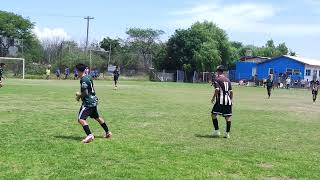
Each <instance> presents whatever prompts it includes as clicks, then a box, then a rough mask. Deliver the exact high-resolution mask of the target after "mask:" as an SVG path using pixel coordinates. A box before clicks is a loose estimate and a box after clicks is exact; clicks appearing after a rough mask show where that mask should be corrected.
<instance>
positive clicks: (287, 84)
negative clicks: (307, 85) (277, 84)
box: [286, 77, 291, 89]
mask: <svg viewBox="0 0 320 180" xmlns="http://www.w3.org/2000/svg"><path fill="white" fill-rule="evenodd" d="M290 85H291V78H290V77H288V78H287V79H286V89H289V88H290Z"/></svg>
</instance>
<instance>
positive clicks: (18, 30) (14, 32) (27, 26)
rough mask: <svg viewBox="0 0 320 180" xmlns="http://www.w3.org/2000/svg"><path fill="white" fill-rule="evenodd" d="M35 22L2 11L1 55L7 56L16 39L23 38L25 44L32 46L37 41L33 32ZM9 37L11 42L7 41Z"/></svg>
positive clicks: (0, 20) (0, 31)
mask: <svg viewBox="0 0 320 180" xmlns="http://www.w3.org/2000/svg"><path fill="white" fill-rule="evenodd" d="M33 27H34V24H33V23H32V22H31V21H30V20H29V19H25V18H23V17H22V16H20V15H17V14H14V13H10V12H6V11H0V37H2V38H0V53H1V54H0V55H1V56H7V54H8V48H9V47H10V46H12V45H14V39H19V40H23V46H26V47H28V46H31V45H32V44H34V43H35V37H34V35H33V34H32V29H33ZM5 39H9V43H8V42H7V41H5Z"/></svg>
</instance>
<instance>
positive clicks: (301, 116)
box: [0, 79, 320, 179]
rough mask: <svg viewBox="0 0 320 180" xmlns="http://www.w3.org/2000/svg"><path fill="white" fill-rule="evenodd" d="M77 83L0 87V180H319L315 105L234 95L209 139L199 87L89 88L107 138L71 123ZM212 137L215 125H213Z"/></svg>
mask: <svg viewBox="0 0 320 180" xmlns="http://www.w3.org/2000/svg"><path fill="white" fill-rule="evenodd" d="M79 86H80V84H79V81H62V80H61V81H51V80H50V81H45V80H24V81H23V80H10V79H8V80H6V84H5V86H4V87H3V88H1V89H0V97H1V100H0V107H1V108H0V127H1V138H0V146H1V148H0V153H1V157H0V179H319V178H320V166H319V164H320V145H319V144H320V141H319V140H320V131H319V128H320V101H318V104H316V105H313V104H312V96H311V92H310V91H306V90H293V89H292V90H283V89H281V90H278V89H276V90H275V91H274V92H273V96H272V98H271V99H270V100H268V99H266V90H265V89H262V88H247V87H234V93H235V97H234V99H235V100H234V112H233V114H234V116H233V118H232V120H233V124H232V129H231V138H230V139H224V138H211V134H212V131H213V128H212V122H211V117H210V111H211V104H210V98H211V95H212V92H213V88H212V87H210V86H209V85H208V84H182V83H153V82H136V81H125V82H121V81H120V85H119V89H118V90H117V91H115V90H112V87H113V86H112V82H111V81H95V89H96V91H97V96H98V97H99V99H100V104H99V110H100V114H101V115H102V116H103V117H104V118H105V119H106V121H107V122H108V125H109V126H110V129H111V131H112V132H113V138H112V139H111V140H106V139H103V138H102V135H103V129H102V128H101V127H100V126H99V125H98V123H97V122H94V121H93V120H89V121H88V122H89V124H90V126H91V130H92V131H93V133H94V134H95V136H96V139H95V140H94V141H93V142H92V143H90V144H82V143H81V142H80V140H81V139H82V138H83V137H84V136H85V134H84V132H83V130H82V128H81V126H80V125H78V123H77V114H78V111H79V108H80V103H77V102H76V101H75V99H74V97H75V92H76V91H79ZM219 125H220V127H221V130H223V129H224V127H225V122H224V120H223V119H222V118H219Z"/></svg>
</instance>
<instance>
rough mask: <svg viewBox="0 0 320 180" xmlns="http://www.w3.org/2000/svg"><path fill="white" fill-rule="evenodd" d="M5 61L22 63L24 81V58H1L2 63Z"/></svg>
mask: <svg viewBox="0 0 320 180" xmlns="http://www.w3.org/2000/svg"><path fill="white" fill-rule="evenodd" d="M3 60H7V61H22V79H24V76H25V59H24V58H11V57H0V62H2V61H3Z"/></svg>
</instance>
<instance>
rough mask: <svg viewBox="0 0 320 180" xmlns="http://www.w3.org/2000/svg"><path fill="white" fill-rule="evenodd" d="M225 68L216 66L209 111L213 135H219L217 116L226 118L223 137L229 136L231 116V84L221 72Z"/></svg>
mask: <svg viewBox="0 0 320 180" xmlns="http://www.w3.org/2000/svg"><path fill="white" fill-rule="evenodd" d="M224 71H225V68H224V67H223V66H218V67H217V77H216V78H215V79H214V82H213V83H214V87H215V91H214V95H213V97H212V100H211V102H212V104H213V103H214V106H213V108H212V111H211V116H212V123H213V127H214V129H215V130H214V133H213V135H214V136H220V131H219V124H218V119H217V116H218V115H221V116H223V117H224V118H225V120H226V132H225V136H224V137H225V138H229V137H230V129H231V116H232V98H233V92H232V86H231V82H230V80H229V79H228V78H227V77H225V75H224V74H223V72H224Z"/></svg>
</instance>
